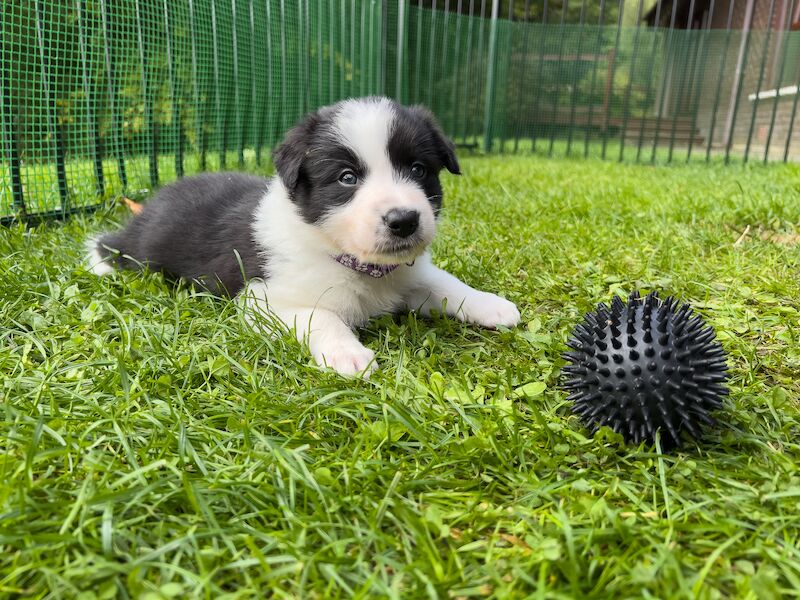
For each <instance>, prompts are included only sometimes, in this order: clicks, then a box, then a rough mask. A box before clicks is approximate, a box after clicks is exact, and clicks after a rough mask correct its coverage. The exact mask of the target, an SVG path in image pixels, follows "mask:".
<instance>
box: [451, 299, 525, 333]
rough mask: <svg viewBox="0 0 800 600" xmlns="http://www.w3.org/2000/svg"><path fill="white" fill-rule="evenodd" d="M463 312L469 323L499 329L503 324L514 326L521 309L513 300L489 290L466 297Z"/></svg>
mask: <svg viewBox="0 0 800 600" xmlns="http://www.w3.org/2000/svg"><path fill="white" fill-rule="evenodd" d="M461 312H462V313H463V315H464V320H465V321H467V322H468V323H474V324H476V325H480V326H481V327H488V328H489V329H497V328H498V327H499V326H501V325H502V326H504V327H514V326H516V325H517V324H519V319H520V315H519V310H517V307H516V306H515V305H514V303H513V302H509V301H508V300H506V299H505V298H501V297H500V296H496V295H495V294H489V293H487V292H477V293H476V294H474V295H470V296H469V297H468V298H466V300H465V301H464V305H463V306H462V307H461Z"/></svg>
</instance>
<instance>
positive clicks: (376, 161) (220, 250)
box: [88, 98, 519, 374]
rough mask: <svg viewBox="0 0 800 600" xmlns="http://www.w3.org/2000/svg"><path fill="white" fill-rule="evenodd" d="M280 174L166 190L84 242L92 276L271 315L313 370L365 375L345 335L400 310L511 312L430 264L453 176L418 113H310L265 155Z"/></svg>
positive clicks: (423, 114) (497, 318) (382, 107)
mask: <svg viewBox="0 0 800 600" xmlns="http://www.w3.org/2000/svg"><path fill="white" fill-rule="evenodd" d="M274 162H275V166H276V168H277V176H276V177H274V178H272V179H262V178H259V177H252V176H249V175H242V174H236V173H220V174H205V175H199V176H196V177H191V178H187V179H183V180H181V181H178V182H177V183H175V184H172V185H170V186H167V187H165V188H163V189H162V190H161V191H160V192H159V193H158V194H156V196H155V197H154V198H153V199H152V200H151V201H150V202H149V203H147V205H146V206H145V208H144V210H143V211H142V212H141V214H139V215H137V216H135V217H133V218H132V219H131V221H130V223H129V224H128V225H127V226H126V227H125V228H124V229H122V230H121V231H118V232H116V233H110V234H106V235H103V236H100V237H99V238H97V239H94V240H90V242H89V245H88V250H89V261H90V268H91V269H92V270H93V271H94V272H95V273H97V274H98V275H105V274H107V273H109V272H111V271H112V270H113V268H122V269H139V268H142V267H148V268H150V269H154V270H160V271H163V272H164V273H165V274H167V275H168V276H172V277H174V278H183V279H187V280H192V281H194V282H196V283H197V284H198V285H200V286H201V287H203V288H205V289H208V290H210V291H212V292H214V293H217V294H220V295H229V296H236V295H237V294H238V295H243V296H244V297H245V301H246V303H247V306H248V314H249V316H250V319H251V322H254V323H258V322H260V321H259V319H257V318H256V316H257V314H258V313H259V312H265V311H269V313H270V315H272V316H274V317H277V319H279V320H280V321H281V322H283V323H284V324H285V325H286V326H287V327H289V328H293V329H294V330H295V332H296V334H297V336H298V338H299V339H300V340H301V341H306V342H307V343H308V345H309V348H310V350H311V352H312V354H313V356H314V358H315V359H316V361H317V362H318V363H319V364H321V365H327V366H329V367H332V368H334V369H335V370H337V371H339V372H340V373H343V374H355V373H360V372H369V371H371V370H372V369H374V368H375V367H376V363H375V361H374V353H373V352H372V351H371V350H369V349H367V348H365V347H364V346H363V345H362V344H361V343H360V342H359V341H358V338H357V337H356V335H355V333H354V332H353V328H355V327H358V326H361V325H363V324H365V322H366V321H367V320H368V319H369V318H370V317H373V316H376V315H379V314H382V313H387V312H394V311H397V310H401V309H412V310H419V311H420V312H422V313H423V314H426V313H428V312H429V311H430V310H431V309H437V310H438V309H442V308H443V307H444V310H446V312H447V313H448V314H450V315H454V316H456V317H458V318H460V319H462V320H464V321H469V322H472V323H476V324H478V325H482V326H485V327H497V326H498V325H504V326H513V325H516V324H517V323H518V321H519V312H518V311H517V308H516V307H515V306H514V305H513V304H512V303H510V302H508V301H507V300H504V299H502V298H500V297H498V296H495V295H493V294H489V293H485V292H480V291H477V290H474V289H472V288H471V287H469V286H467V285H466V284H464V283H462V282H460V281H459V280H458V279H456V278H455V277H453V276H452V275H449V274H448V273H446V272H444V271H442V270H440V269H437V268H436V267H434V266H433V264H432V263H431V260H430V256H429V254H428V252H427V248H428V246H429V245H430V243H431V241H432V240H433V237H434V233H435V230H436V217H437V214H438V212H439V209H440V207H441V204H442V188H441V185H440V183H439V173H440V171H442V170H443V169H447V170H448V171H450V172H451V173H454V174H458V173H459V172H460V169H459V165H458V161H457V159H456V156H455V152H454V149H453V144H452V143H451V142H450V141H449V140H447V138H446V137H445V136H444V135H443V134H442V132H441V130H440V129H439V126H438V125H437V124H436V122H435V121H434V119H433V117H432V115H431V114H430V113H429V112H428V111H427V110H425V109H422V108H418V107H413V108H406V107H402V106H400V105H398V104H397V103H395V102H393V101H391V100H388V99H386V98H365V99H358V100H347V101H344V102H340V103H338V104H336V105H333V106H330V107H326V108H322V109H320V110H319V111H317V112H315V113H313V114H311V115H309V116H307V117H306V118H305V119H304V120H303V121H302V122H301V123H300V124H298V125H297V126H296V127H295V128H294V129H292V130H291V131H289V133H288V134H287V136H286V139H285V140H284V142H283V143H282V144H281V145H280V146H279V147H278V148H277V149H276V151H275V153H274Z"/></svg>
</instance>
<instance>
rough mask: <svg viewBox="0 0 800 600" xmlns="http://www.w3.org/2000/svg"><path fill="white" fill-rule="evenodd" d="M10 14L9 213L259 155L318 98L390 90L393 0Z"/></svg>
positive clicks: (251, 165)
mask: <svg viewBox="0 0 800 600" xmlns="http://www.w3.org/2000/svg"><path fill="white" fill-rule="evenodd" d="M0 11H1V12H0V16H2V27H0V32H2V42H3V43H2V56H0V75H1V76H0V84H2V90H0V91H1V94H0V95H2V111H1V113H0V116H1V117H2V123H1V124H2V138H3V144H2V154H0V218H2V219H3V220H4V221H8V220H10V219H12V218H14V217H19V216H24V215H28V216H37V215H38V216H62V215H65V214H69V213H70V212H72V211H74V210H80V209H85V208H88V207H92V206H95V205H97V204H98V202H99V201H100V200H101V199H102V198H103V197H106V196H109V195H112V194H117V193H121V192H123V191H126V190H128V191H131V190H133V191H138V190H146V189H151V188H153V187H155V186H157V185H159V184H163V183H166V182H169V181H171V180H174V179H175V178H176V177H180V176H182V175H184V174H189V173H194V172H198V171H203V170H218V169H255V168H258V167H260V166H262V165H263V164H264V163H265V158H266V152H265V151H266V150H267V149H268V148H270V147H272V146H273V145H274V144H275V143H276V141H277V140H278V139H279V138H280V136H281V135H282V134H283V132H284V131H285V130H286V129H287V128H288V127H290V126H291V125H292V124H293V123H294V122H295V121H297V120H298V119H299V118H300V116H301V115H302V114H304V113H305V112H307V111H308V110H310V109H312V108H314V107H316V106H319V105H322V104H326V103H329V102H333V101H335V100H337V99H340V98H344V97H348V96H360V95H368V94H377V93H380V92H381V83H382V81H383V77H382V69H383V61H382V43H381V24H382V23H383V2H381V0H332V1H331V2H316V1H314V0H95V1H88V0H37V1H24V2H23V1H21V0H13V1H10V2H3V3H2V5H1V7H0Z"/></svg>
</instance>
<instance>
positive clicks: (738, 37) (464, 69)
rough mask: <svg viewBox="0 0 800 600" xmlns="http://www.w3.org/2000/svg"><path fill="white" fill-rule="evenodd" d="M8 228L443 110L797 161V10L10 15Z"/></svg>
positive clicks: (239, 5) (376, 9)
mask: <svg viewBox="0 0 800 600" xmlns="http://www.w3.org/2000/svg"><path fill="white" fill-rule="evenodd" d="M0 11H2V12H1V13H0V16H1V17H2V26H1V27H0V36H2V39H0V42H1V44H0V45H2V55H0V85H1V88H2V89H1V90H0V95H1V96H2V104H1V105H0V117H1V119H0V125H1V126H2V142H3V143H2V154H1V155H0V218H2V219H3V220H4V221H8V220H11V219H13V218H18V217H21V216H26V215H27V216H60V215H65V214H70V213H71V212H73V211H75V210H84V209H87V208H90V207H92V206H96V205H97V204H98V202H99V200H100V199H102V198H103V197H106V196H109V195H112V194H116V193H120V192H123V191H126V190H127V191H130V190H134V191H135V190H143V189H150V188H152V187H154V186H156V185H158V184H160V183H164V182H167V181H169V180H172V179H174V178H176V177H180V176H182V175H184V174H187V173H192V172H197V171H201V170H216V169H222V168H240V169H241V168H244V169H258V168H261V167H262V166H263V164H264V163H265V162H266V160H267V150H268V149H269V148H270V147H272V146H273V145H274V144H275V143H276V141H277V140H278V139H279V138H280V136H281V135H282V133H283V132H284V131H285V130H286V129H287V128H288V127H289V126H290V125H291V124H292V123H293V122H294V121H296V120H297V119H298V118H299V117H300V116H301V115H302V114H303V113H305V112H307V111H308V110H310V109H313V108H314V107H316V106H319V105H323V104H327V103H330V102H333V101H335V100H337V99H340V98H343V97H348V96H360V95H367V94H386V95H390V96H394V97H396V98H398V99H400V100H401V101H403V102H409V103H410V102H422V103H425V104H428V105H429V106H430V107H431V108H432V109H433V110H434V112H435V113H436V114H437V115H438V116H439V118H440V119H441V121H442V123H443V125H444V127H445V129H446V130H447V132H448V133H449V134H450V135H451V136H452V137H453V138H454V139H455V140H456V141H457V143H458V144H459V145H461V146H462V147H465V148H472V149H476V150H483V151H490V152H525V153H530V152H534V153H536V154H548V155H569V156H579V157H586V156H597V157H601V158H605V159H610V160H629V161H642V162H651V163H659V164H660V163H665V162H675V161H687V160H691V161H708V160H723V161H725V162H729V161H732V160H736V161H745V162H746V161H753V160H759V161H767V160H781V161H787V160H792V159H796V158H798V155H800V140H798V139H797V137H798V136H797V135H796V132H795V131H794V130H795V123H796V120H797V111H798V98H799V97H800V95H799V94H798V83H800V31H797V30H793V27H795V28H798V29H800V1H798V0H738V1H737V0H728V1H725V0H686V1H683V0H648V1H645V0H619V1H618V2H612V1H608V2H606V1H605V0H599V2H589V1H588V0H582V1H581V2H578V1H577V0H573V2H572V3H570V2H569V1H568V0H553V1H550V0H538V1H532V0H502V1H501V0H440V1H438V2H437V0H426V1H422V0H420V1H416V0H411V1H409V0H10V1H6V2H4V3H2V8H0Z"/></svg>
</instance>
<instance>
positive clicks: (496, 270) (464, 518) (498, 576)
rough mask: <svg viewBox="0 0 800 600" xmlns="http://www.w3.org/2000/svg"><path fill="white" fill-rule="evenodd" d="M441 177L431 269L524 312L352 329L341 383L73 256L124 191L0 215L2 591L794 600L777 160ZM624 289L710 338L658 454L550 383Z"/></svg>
mask: <svg viewBox="0 0 800 600" xmlns="http://www.w3.org/2000/svg"><path fill="white" fill-rule="evenodd" d="M462 166H463V170H464V173H465V176H463V177H461V178H454V177H445V178H444V180H445V185H446V191H447V196H446V200H445V201H446V205H447V209H446V213H445V216H444V220H443V224H442V227H441V230H440V231H441V236H440V237H439V239H438V241H437V243H436V245H435V248H434V255H435V260H436V262H437V263H438V264H439V265H441V266H444V267H446V268H447V269H449V270H450V271H452V272H453V273H455V274H456V275H458V276H460V277H461V278H463V279H464V280H466V281H467V282H469V283H470V284H472V285H474V286H476V287H480V288H482V289H486V290H490V291H494V292H501V293H503V294H504V295H506V296H507V297H508V298H509V299H511V300H513V301H515V302H516V303H517V304H518V305H519V306H520V307H521V310H522V314H523V324H522V326H521V327H520V328H518V329H516V330H513V331H500V332H494V331H483V330H479V329H476V328H473V327H470V326H466V325H463V324H461V323H457V322H453V321H450V320H446V319H440V318H435V319H433V320H423V319H421V318H417V317H415V316H408V315H404V316H397V317H389V316H387V317H383V318H380V319H376V320H374V321H372V322H371V323H370V325H369V326H368V327H367V328H366V330H364V331H362V332H361V338H362V340H364V342H365V343H366V344H367V345H368V346H369V347H370V348H372V349H374V350H375V351H376V352H377V357H378V360H379V361H380V363H381V365H382V368H381V370H380V371H379V372H378V373H376V374H375V375H374V376H373V377H372V379H371V380H369V381H364V382H362V381H355V380H346V379H341V378H339V377H337V376H335V375H334V374H332V373H330V372H326V371H321V370H319V369H317V368H316V367H314V366H313V364H312V360H311V358H310V357H309V355H308V354H307V353H306V352H304V351H303V350H302V349H301V348H300V347H299V345H298V344H297V343H296V342H294V341H292V340H290V339H278V340H269V339H264V338H263V337H261V336H259V335H258V334H256V333H254V332H252V331H251V330H250V329H248V327H247V326H246V324H245V322H244V320H243V318H242V315H241V314H240V313H239V312H238V311H237V309H236V306H235V304H234V303H231V302H223V301H218V300H214V299H212V298H210V297H207V296H204V295H200V294H195V293H193V292H192V291H191V290H189V289H187V288H185V287H181V288H179V289H173V288H171V287H170V286H168V285H167V284H165V283H164V281H163V280H162V278H161V277H160V276H158V275H147V276H139V275H136V274H133V273H125V274H118V275H115V276H113V277H111V278H106V279H102V280H101V279H96V278H95V277H93V276H92V275H90V274H89V273H87V272H86V271H85V270H84V269H83V268H82V267H81V266H79V260H80V258H81V247H82V243H83V238H84V237H85V235H86V234H87V233H88V232H94V231H97V230H99V229H103V228H109V227H112V226H114V225H115V224H116V223H118V222H120V221H121V220H122V219H123V218H124V217H125V215H124V213H123V210H122V209H120V208H117V207H109V208H108V209H107V210H104V211H101V212H100V213H97V214H95V215H93V216H91V217H86V216H83V217H76V218H73V219H71V220H69V221H67V222H65V223H60V224H53V225H50V226H41V227H39V228H37V229H33V230H25V229H23V228H22V227H14V228H10V229H0V282H1V283H0V311H2V312H1V313H0V373H2V384H0V411H1V412H0V415H2V416H0V419H1V420H2V435H1V436H0V449H2V454H1V455H0V596H15V595H23V594H24V595H30V596H34V597H54V598H55V597H76V596H78V595H79V594H81V595H80V597H81V598H95V597H97V598H111V597H114V596H117V597H121V598H124V597H135V598H148V599H149V598H168V597H193V596H201V597H206V598H222V597H237V598H247V597H262V596H263V595H264V594H266V592H267V591H268V590H272V591H273V593H274V595H275V596H278V597H309V598H314V597H317V598H328V597H350V596H357V597H366V596H390V597H397V598H400V597H403V598H407V597H431V598H436V597H438V598H449V597H473V596H480V597H484V596H490V597H495V598H513V597H534V598H536V597H539V598H584V597H585V598H606V597H615V598H641V597H660V598H694V597H700V598H729V597H742V598H758V599H764V598H778V597H780V596H781V594H783V595H784V596H786V597H793V596H794V597H797V595H798V592H797V590H798V589H800V550H798V546H797V540H798V538H800V517H799V516H798V515H800V466H798V465H799V464H800V425H798V422H800V421H799V420H798V413H800V378H798V372H800V343H799V342H800V340H799V339H798V337H800V251H799V250H798V246H797V245H796V243H797V241H798V225H800V185H798V183H797V182H798V180H800V179H799V177H800V169H799V168H798V167H796V166H773V167H769V168H765V167H762V166H760V165H759V166H751V167H747V168H743V167H741V166H739V167H735V168H728V169H725V168H721V167H718V166H714V167H712V168H709V169H706V168H704V167H698V166H673V167H668V168H665V167H661V168H652V167H648V166H631V165H627V166H626V165H618V164H615V163H602V162H599V161H588V162H579V161H565V160H546V159H541V158H539V159H535V158H534V159H532V158H526V157H494V158H465V159H464V160H463V165H462ZM748 226H749V227H750V228H749V231H748V234H747V235H746V236H744V237H743V238H742V239H741V240H740V241H739V243H738V244H737V243H736V242H737V239H739V238H740V236H741V233H742V232H743V231H744V230H745V228H747V227H748ZM770 236H771V237H770ZM633 289H642V290H644V291H648V290H651V289H658V290H660V291H661V292H662V293H664V294H667V293H672V294H677V295H678V296H679V297H680V298H682V299H683V300H686V301H690V302H692V303H693V304H694V305H695V306H696V308H697V309H698V310H699V311H700V312H701V313H702V314H703V315H704V316H705V317H706V318H707V319H708V321H709V322H710V323H711V324H712V325H713V326H714V327H715V328H716V329H717V331H718V334H719V339H720V340H721V342H722V344H723V345H724V347H725V348H726V350H727V351H728V352H729V353H730V361H729V362H730V366H731V381H730V386H731V395H730V397H729V399H727V401H726V404H725V409H724V410H723V411H720V413H718V415H717V417H718V418H719V421H720V422H721V423H720V426H719V427H718V428H716V429H714V430H711V431H709V432H708V434H707V435H706V437H705V439H704V440H703V442H702V443H700V444H698V445H689V446H688V447H685V449H684V451H683V452H680V453H675V454H671V455H661V454H659V453H658V452H657V451H656V450H654V449H651V448H647V447H639V448H636V447H626V446H624V445H622V444H621V443H620V440H619V438H618V437H617V436H616V435H615V434H613V433H612V432H609V431H607V430H602V431H600V432H599V433H597V434H596V435H594V436H592V435H590V434H589V433H588V432H587V431H586V430H585V429H584V428H583V427H582V426H581V424H580V422H579V421H578V420H577V418H575V417H574V416H571V414H570V406H569V405H568V403H567V402H566V401H565V394H564V393H563V392H562V391H560V390H559V388H558V380H559V369H560V367H561V365H562V364H563V361H562V360H561V358H560V353H561V352H562V351H563V350H564V349H565V348H564V340H565V339H566V336H567V334H568V332H569V331H570V330H571V328H572V327H573V326H574V324H575V323H576V322H577V321H578V320H579V319H580V317H581V315H582V314H583V313H584V312H586V311H588V310H590V309H591V308H592V307H593V306H594V305H595V304H596V303H597V302H600V301H608V300H609V298H610V297H611V296H612V295H613V294H617V293H619V294H627V293H628V292H630V291H632V290H633Z"/></svg>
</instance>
